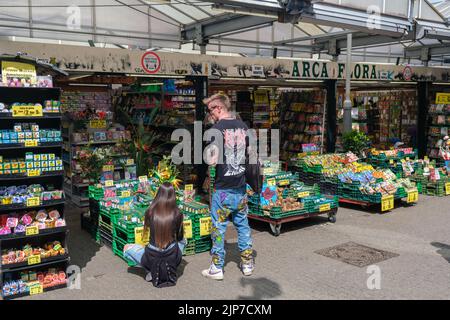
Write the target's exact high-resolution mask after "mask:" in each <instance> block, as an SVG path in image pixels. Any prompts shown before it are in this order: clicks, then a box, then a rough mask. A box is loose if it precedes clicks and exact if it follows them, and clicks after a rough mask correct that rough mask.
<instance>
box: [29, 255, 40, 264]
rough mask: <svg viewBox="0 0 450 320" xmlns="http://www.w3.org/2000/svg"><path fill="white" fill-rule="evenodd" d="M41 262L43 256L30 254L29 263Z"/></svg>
mask: <svg viewBox="0 0 450 320" xmlns="http://www.w3.org/2000/svg"><path fill="white" fill-rule="evenodd" d="M39 263H41V256H38V255H35V256H29V257H28V265H29V266H30V265H33V264H39Z"/></svg>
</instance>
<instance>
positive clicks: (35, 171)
mask: <svg viewBox="0 0 450 320" xmlns="http://www.w3.org/2000/svg"><path fill="white" fill-rule="evenodd" d="M40 175H41V170H40V169H32V170H27V176H28V177H38V176H40Z"/></svg>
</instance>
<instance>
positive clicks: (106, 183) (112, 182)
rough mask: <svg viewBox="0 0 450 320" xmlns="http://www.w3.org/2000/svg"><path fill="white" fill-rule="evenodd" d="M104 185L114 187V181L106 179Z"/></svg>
mask: <svg viewBox="0 0 450 320" xmlns="http://www.w3.org/2000/svg"><path fill="white" fill-rule="evenodd" d="M105 187H107V188H109V187H114V181H113V180H106V181H105Z"/></svg>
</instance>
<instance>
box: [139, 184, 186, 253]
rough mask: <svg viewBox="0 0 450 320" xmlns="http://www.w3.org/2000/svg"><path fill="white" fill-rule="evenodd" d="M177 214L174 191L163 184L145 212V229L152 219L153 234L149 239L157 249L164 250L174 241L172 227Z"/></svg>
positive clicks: (171, 187) (170, 186) (169, 185)
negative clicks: (151, 239) (153, 241)
mask: <svg viewBox="0 0 450 320" xmlns="http://www.w3.org/2000/svg"><path fill="white" fill-rule="evenodd" d="M178 213H179V210H178V207H177V202H176V194H175V189H174V187H173V185H172V184H171V183H168V182H165V183H163V184H162V185H161V186H160V187H159V190H158V193H157V194H156V197H155V199H154V200H153V201H152V204H151V205H150V207H149V208H148V209H147V211H146V212H145V221H144V225H145V228H149V227H150V220H151V219H152V220H153V226H154V230H153V232H154V234H150V237H151V238H153V239H154V240H155V244H156V246H157V247H159V248H161V249H164V248H166V247H167V245H168V244H169V243H171V242H172V241H173V240H174V229H173V225H174V223H175V218H176V217H177V215H178Z"/></svg>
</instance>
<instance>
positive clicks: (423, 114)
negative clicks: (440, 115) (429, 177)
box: [416, 82, 431, 159]
mask: <svg viewBox="0 0 450 320" xmlns="http://www.w3.org/2000/svg"><path fill="white" fill-rule="evenodd" d="M430 87H431V82H419V83H418V84H417V94H418V99H417V113H418V117H417V119H418V120H417V133H416V134H417V149H418V155H419V158H420V159H423V157H424V156H425V155H426V153H427V147H428V145H427V144H428V140H427V119H428V108H429V104H430Z"/></svg>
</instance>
